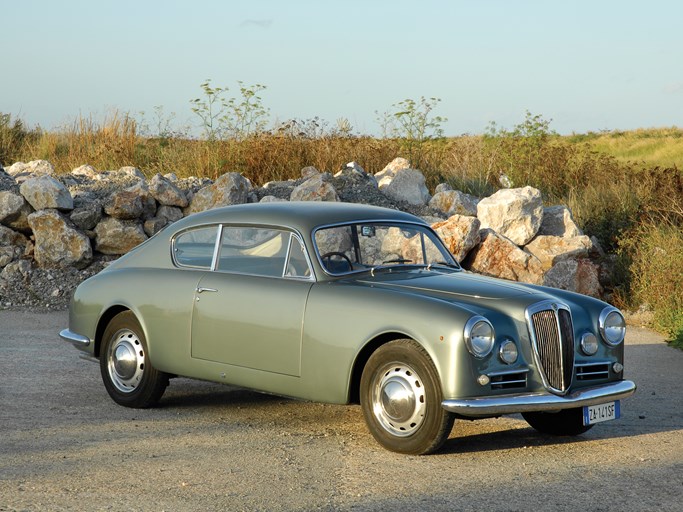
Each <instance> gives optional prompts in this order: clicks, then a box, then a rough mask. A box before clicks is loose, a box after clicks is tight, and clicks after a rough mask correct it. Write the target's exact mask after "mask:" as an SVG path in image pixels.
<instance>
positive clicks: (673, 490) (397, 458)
mask: <svg viewBox="0 0 683 512" xmlns="http://www.w3.org/2000/svg"><path fill="white" fill-rule="evenodd" d="M66 323H67V314H66V312H64V311H60V312H47V313H40V312H29V311H25V310H23V311H17V310H12V311H0V326H1V330H0V511H16V510H30V511H39V510H41V511H42V510H45V511H48V510H49V511H59V510H127V511H130V510H144V511H161V510H168V511H187V510H190V511H191V510H202V511H205V510H301V511H303V510H387V509H393V510H396V511H402V510H405V511H408V510H427V509H429V510H448V511H452V510H501V511H516V510H520V511H521V510H525V511H526V510H530V509H533V510H553V511H565V510H567V511H568V510H592V511H608V510H614V511H619V512H621V511H623V510H661V511H679V510H681V506H680V502H681V496H682V495H683V476H682V475H683V395H681V393H680V376H681V373H682V370H683V352H680V351H677V350H675V349H672V348H670V347H668V346H667V345H666V344H665V343H663V342H662V340H661V338H660V337H659V336H657V335H656V334H654V333H652V332H650V331H647V330H644V329H638V328H635V329H631V330H630V332H629V335H628V338H627V374H628V377H629V378H632V379H634V380H635V381H636V382H637V383H638V385H639V390H638V392H637V394H636V395H635V396H634V397H632V398H630V399H628V400H625V401H624V403H623V404H622V418H621V419H620V420H617V421H614V422H609V423H605V424H602V425H597V426H596V427H594V428H593V429H592V430H591V431H589V432H588V433H586V434H584V435H582V436H579V437H577V438H573V439H557V438H547V437H542V436H540V435H537V434H535V432H534V431H533V430H532V429H530V428H529V427H527V425H526V423H525V422H524V421H522V420H521V419H520V417H510V418H503V419H491V420H483V421H478V422H466V421H458V422H456V425H455V428H454V429H453V433H452V434H451V437H450V439H449V441H448V442H447V443H446V445H445V447H444V449H443V450H442V451H441V452H440V453H438V454H436V455H432V456H426V457H412V456H403V455H398V454H394V453H390V452H388V451H385V450H383V449H382V448H380V447H379V446H378V445H377V444H376V443H375V442H374V440H373V439H372V437H371V436H370V434H369V433H368V431H367V429H366V428H365V425H364V424H363V420H362V415H361V411H360V408H359V407H357V406H333V405H324V404H316V403H307V402H299V401H295V400H288V399H283V398H279V397H273V396H268V395H262V394H258V393H254V392H251V391H246V390H241V389H237V388H232V387H228V386H221V385H218V384H211V383H204V382H198V381H191V380H187V379H174V380H172V381H171V385H170V387H169V389H168V390H167V392H166V394H165V395H164V398H163V399H162V401H161V404H160V406H159V407H157V408H154V409H149V410H131V409H126V408H123V407H119V406H117V405H116V404H114V402H112V401H111V400H110V399H109V397H108V396H107V394H106V392H105V390H104V388H103V386H102V383H101V380H100V376H99V368H98V367H97V365H95V364H92V363H90V362H87V361H83V360H81V359H79V358H78V353H77V351H76V350H75V349H73V348H72V347H71V346H70V345H68V344H66V343H64V342H61V341H59V340H58V337H57V332H58V331H59V330H60V329H61V328H63V327H64V326H65V325H66Z"/></svg>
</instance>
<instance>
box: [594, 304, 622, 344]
mask: <svg viewBox="0 0 683 512" xmlns="http://www.w3.org/2000/svg"><path fill="white" fill-rule="evenodd" d="M598 327H599V328H600V336H602V339H603V341H604V342H605V343H607V345H609V346H610V347H616V346H617V345H619V344H620V343H622V342H623V341H624V337H625V336H626V320H624V315H622V314H621V311H619V310H618V309H617V308H615V307H612V306H608V307H606V308H605V309H603V310H602V312H601V313H600V318H599V319H598Z"/></svg>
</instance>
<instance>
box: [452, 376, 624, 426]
mask: <svg viewBox="0 0 683 512" xmlns="http://www.w3.org/2000/svg"><path fill="white" fill-rule="evenodd" d="M635 392H636V385H635V383H634V382H632V381H630V380H620V381H618V382H610V383H608V384H603V385H601V386H594V387H590V388H581V389H577V390H576V391H574V392H572V393H569V394H567V395H565V396H558V395H552V394H550V393H525V394H524V393H522V394H516V395H501V396H495V397H484V398H466V399H462V400H444V401H443V402H442V403H441V405H442V406H443V408H444V409H446V410H447V411H450V412H453V413H456V414H460V415H461V416H468V417H472V418H477V417H482V418H483V417H487V416H499V415H501V414H514V413H519V412H532V411H559V410H561V409H571V408H573V407H583V406H584V405H597V404H602V403H605V402H611V401H613V400H621V399H623V398H628V397H629V396H631V395H632V394H633V393H635Z"/></svg>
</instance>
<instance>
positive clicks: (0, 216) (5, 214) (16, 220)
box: [0, 190, 33, 231]
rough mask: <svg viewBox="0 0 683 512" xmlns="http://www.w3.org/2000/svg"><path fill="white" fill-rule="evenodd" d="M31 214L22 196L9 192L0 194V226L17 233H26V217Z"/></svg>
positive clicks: (4, 191) (27, 226)
mask: <svg viewBox="0 0 683 512" xmlns="http://www.w3.org/2000/svg"><path fill="white" fill-rule="evenodd" d="M31 213H33V208H31V206H30V205H29V204H28V202H26V199H24V196H22V195H20V194H18V193H14V192H12V191H10V190H3V191H2V192H0V224H4V225H5V226H9V227H11V228H14V229H18V230H19V231H28V230H29V229H30V228H29V225H28V216H29V215H30V214H31Z"/></svg>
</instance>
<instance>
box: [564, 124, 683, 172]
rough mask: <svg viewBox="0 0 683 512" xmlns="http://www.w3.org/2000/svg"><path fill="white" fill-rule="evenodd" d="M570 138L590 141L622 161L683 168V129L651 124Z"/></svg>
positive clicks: (597, 149)
mask: <svg viewBox="0 0 683 512" xmlns="http://www.w3.org/2000/svg"><path fill="white" fill-rule="evenodd" d="M569 140H571V141H573V142H576V141H586V142H588V143H589V144H590V145H591V147H592V148H593V149H595V150H596V151H600V152H601V153H605V154H608V155H611V156H613V157H615V158H616V159H617V160H619V161H621V162H629V161H630V162H638V163H642V164H644V165H646V166H651V167H656V166H658V167H678V168H679V169H680V168H683V129H681V128H676V127H673V128H650V129H639V130H632V131H612V132H606V133H600V134H589V135H586V136H584V135H575V136H572V137H569Z"/></svg>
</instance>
